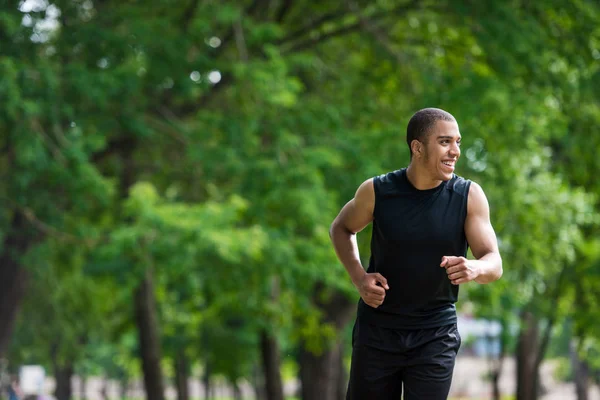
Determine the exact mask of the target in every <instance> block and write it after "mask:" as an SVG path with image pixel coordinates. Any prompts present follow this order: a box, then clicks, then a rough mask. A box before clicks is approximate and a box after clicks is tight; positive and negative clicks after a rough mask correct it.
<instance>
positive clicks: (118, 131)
mask: <svg viewBox="0 0 600 400" xmlns="http://www.w3.org/2000/svg"><path fill="white" fill-rule="evenodd" d="M599 60H600V6H599V5H598V4H597V3H596V2H593V1H584V0H577V1H566V0H545V1H540V2H535V4H534V3H532V2H527V1H509V2H494V3H490V2H474V1H452V0H447V1H427V0H424V1H406V0H378V1H375V2H372V1H371V2H369V1H362V0H355V1H352V0H348V1H345V2H311V1H303V0H252V1H201V0H186V1H181V2H172V1H164V0H153V1H146V2H140V1H126V2H120V3H116V2H112V1H108V0H96V1H92V0H84V1H82V0H57V1H49V0H23V1H4V2H2V3H1V6H0V77H1V78H0V104H1V107H0V174H1V179H0V202H1V203H0V204H2V207H0V243H1V244H0V358H6V359H8V360H9V361H10V364H9V368H13V370H14V368H17V367H18V366H19V365H22V364H26V363H36V364H41V365H44V366H45V367H46V368H47V370H48V373H49V374H50V375H52V376H53V377H54V378H55V379H56V392H55V395H56V396H57V398H58V399H60V400H66V399H69V398H72V397H73V394H72V393H73V387H72V384H71V378H72V377H73V376H74V375H77V376H79V377H86V376H101V377H104V378H106V379H107V380H108V379H110V380H115V381H118V382H121V385H122V391H121V392H122V393H123V396H125V395H126V394H127V387H128V385H129V384H130V382H132V381H133V380H136V379H143V381H144V385H145V391H146V394H147V397H148V399H151V400H162V399H164V398H165V393H166V386H165V385H166V384H169V385H172V386H174V387H175V388H176V389H177V395H178V399H179V400H186V399H188V398H189V393H190V388H189V384H188V382H189V380H188V378H190V377H191V376H194V377H196V378H198V379H201V380H202V381H203V382H204V384H205V385H204V388H205V391H206V395H210V394H211V387H212V386H214V385H213V383H214V382H221V383H222V382H226V383H227V385H229V386H231V387H232V388H234V390H233V392H234V393H235V394H236V396H238V397H239V396H241V392H240V388H239V385H240V382H242V381H248V382H251V383H252V385H253V386H254V388H255V395H256V397H258V398H264V399H268V400H276V399H277V400H278V399H283V385H284V383H285V381H286V380H289V379H290V378H291V377H296V378H298V379H299V380H300V381H301V383H302V389H301V392H300V393H299V396H300V397H301V398H303V399H305V400H308V399H317V398H318V399H324V400H330V399H342V398H344V393H345V382H346V379H347V376H346V368H347V356H348V354H349V350H350V343H349V339H350V332H349V330H350V328H351V322H352V320H353V316H354V314H353V313H354V311H355V304H356V300H357V294H356V292H355V291H354V289H353V288H352V286H351V284H350V282H349V279H347V277H346V274H345V272H344V269H343V267H342V266H341V265H340V264H339V262H337V260H336V258H335V255H334V253H333V251H332V248H331V245H330V243H329V238H328V228H329V224H330V222H331V221H332V220H333V218H334V217H335V215H336V213H337V211H338V210H339V209H340V208H341V206H342V205H343V204H344V203H345V202H346V201H348V200H349V199H350V198H351V197H352V195H353V193H354V191H355V190H356V188H357V187H358V185H359V184H360V182H362V181H363V180H364V179H366V178H368V177H371V176H374V175H377V174H380V173H384V172H386V171H389V170H393V169H397V168H401V167H403V166H405V165H406V164H407V162H408V158H409V155H408V151H407V149H406V144H405V138H404V132H405V127H406V124H407V122H408V119H409V118H410V116H411V115H412V114H413V113H414V112H415V111H417V110H418V109H420V108H424V107H430V106H435V107H440V108H443V109H446V110H448V111H449V112H451V113H452V114H453V115H454V116H455V117H456V118H457V120H458V122H459V124H460V127H461V132H462V135H463V149H462V158H461V163H459V169H458V173H459V174H461V175H464V176H466V177H468V178H470V179H473V180H475V181H477V182H479V183H480V184H481V185H482V186H483V188H484V190H485V191H486V193H487V195H488V198H489V201H490V204H491V211H492V222H493V224H494V226H495V228H496V231H497V233H498V236H499V240H500V245H501V251H502V254H503V257H504V265H505V274H504V277H503V279H502V280H501V281H499V282H497V283H494V284H493V285H488V286H477V285H473V286H471V285H466V286H464V287H463V288H462V290H461V301H460V304H459V310H461V311H464V312H471V313H473V314H474V315H476V316H479V317H484V318H486V319H489V320H494V321H497V322H498V323H500V325H501V326H502V334H501V335H500V342H501V349H502V351H501V353H500V356H499V358H497V360H496V363H495V364H494V368H492V371H490V372H491V375H490V376H491V377H492V379H491V381H492V384H493V385H494V386H495V392H497V396H499V395H500V394H499V388H498V385H497V382H498V379H499V377H500V374H501V373H502V361H503V360H504V358H505V357H509V356H512V355H514V356H515V357H516V359H517V364H518V368H517V378H516V379H517V388H515V393H516V395H517V399H519V400H526V399H535V398H538V397H539V396H540V393H539V389H540V382H539V369H540V366H541V364H542V362H543V360H544V359H545V357H546V355H548V354H549V353H550V354H551V355H552V356H553V357H559V356H560V357H563V358H564V359H569V360H572V368H570V370H571V372H572V373H571V375H572V376H573V379H574V380H575V381H576V382H577V388H578V391H577V392H578V396H579V398H580V399H584V398H586V397H585V396H586V393H587V389H588V387H589V384H591V382H593V381H594V379H596V380H597V379H598V375H599V372H598V371H600V343H599V340H600V322H599V321H600V314H599V311H598V310H600V307H599V305H600V296H599V293H600V291H599V290H598V287H600V242H599V241H598V233H599V232H600V230H599V227H598V222H599V220H598V206H599V204H600V203H599V202H600V198H599V197H598V195H599V194H600V185H599V184H598V180H597V179H596V177H597V175H598V173H599V172H600V159H599V158H598V157H597V155H596V150H597V149H598V148H599V146H600V135H598V133H597V130H598V128H599V126H600V103H599V97H600V96H599V93H600V91H599V90H598V88H600V72H599V65H600V64H599V63H598V61H599ZM359 239H360V245H361V249H362V256H363V257H364V258H365V260H366V259H367V257H368V255H369V252H368V239H369V231H368V230H366V231H365V233H362V234H360V235H359ZM565 342H566V343H567V345H563V346H561V345H559V344H556V345H554V346H553V345H552V344H553V343H565ZM82 382H84V383H85V379H84V380H83V381H82ZM494 383H495V384H494Z"/></svg>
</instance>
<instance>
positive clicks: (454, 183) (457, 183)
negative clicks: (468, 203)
mask: <svg viewBox="0 0 600 400" xmlns="http://www.w3.org/2000/svg"><path fill="white" fill-rule="evenodd" d="M472 183H473V182H472V181H471V180H469V179H466V178H463V177H462V176H459V175H456V174H454V176H453V177H452V179H450V180H449V181H448V182H447V183H446V188H448V189H449V190H452V191H453V192H456V193H458V194H460V195H461V196H468V195H469V189H470V187H471V184H472Z"/></svg>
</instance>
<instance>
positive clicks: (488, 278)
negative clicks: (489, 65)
mask: <svg viewBox="0 0 600 400" xmlns="http://www.w3.org/2000/svg"><path fill="white" fill-rule="evenodd" d="M471 263H473V264H472V265H473V266H474V267H475V268H477V269H478V270H479V275H478V276H477V278H475V282H477V283H482V284H485V283H490V282H494V281H497V280H498V279H500V277H501V276H502V258H501V257H500V254H499V253H488V254H486V255H485V256H483V257H481V258H480V259H478V260H471Z"/></svg>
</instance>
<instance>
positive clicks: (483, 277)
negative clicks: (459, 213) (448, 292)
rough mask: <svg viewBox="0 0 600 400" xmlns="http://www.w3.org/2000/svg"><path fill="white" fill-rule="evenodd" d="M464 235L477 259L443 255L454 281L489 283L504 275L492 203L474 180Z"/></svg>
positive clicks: (451, 278)
mask: <svg viewBox="0 0 600 400" xmlns="http://www.w3.org/2000/svg"><path fill="white" fill-rule="evenodd" d="M465 235H466V237H467V242H468V243H469V246H470V247H471V252H472V253H473V256H474V257H475V258H476V260H467V259H465V258H464V257H444V258H443V259H442V264H441V266H442V267H445V268H446V272H447V273H448V277H449V278H450V280H451V281H452V283H453V284H456V285H459V284H461V283H466V282H470V281H473V280H474V281H475V282H477V283H490V282H493V281H495V280H498V279H500V277H501V276H502V257H501V256H500V251H499V250H498V240H497V238H496V233H495V232H494V228H493V227H492V224H491V222H490V206H489V204H488V201H487V198H486V196H485V193H484V192H483V189H481V186H479V185H478V184H477V183H475V182H473V183H472V184H471V187H470V189H469V199H468V203H467V219H466V221H465Z"/></svg>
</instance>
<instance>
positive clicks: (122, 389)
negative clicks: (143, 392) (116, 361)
mask: <svg viewBox="0 0 600 400" xmlns="http://www.w3.org/2000/svg"><path fill="white" fill-rule="evenodd" d="M128 391H129V379H128V378H127V376H125V377H123V378H122V379H121V380H120V382H119V397H120V398H121V400H126V399H127V397H128V396H127V392H128Z"/></svg>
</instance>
